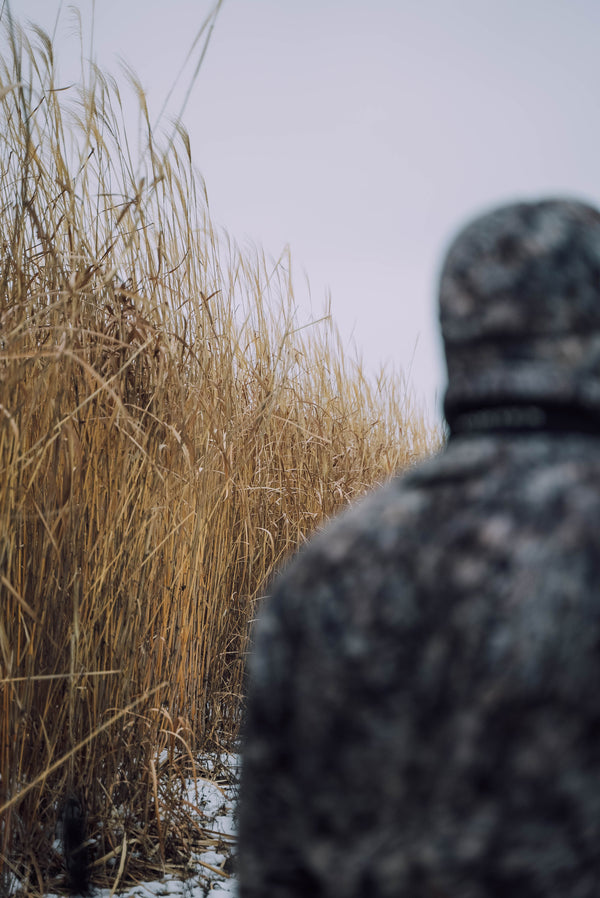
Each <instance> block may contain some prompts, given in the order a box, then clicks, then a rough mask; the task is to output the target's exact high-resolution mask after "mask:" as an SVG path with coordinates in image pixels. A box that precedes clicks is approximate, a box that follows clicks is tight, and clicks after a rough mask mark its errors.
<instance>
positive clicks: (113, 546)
mask: <svg viewBox="0 0 600 898" xmlns="http://www.w3.org/2000/svg"><path fill="white" fill-rule="evenodd" d="M0 58H1V59H2V63H1V69H0V681H1V682H0V777H1V779H0V806H1V824H0V852H1V859H0V865H1V870H0V876H1V877H2V878H1V879H0V884H4V886H6V884H7V883H8V882H9V879H10V876H11V875H12V874H18V876H19V877H20V879H21V881H22V882H23V884H24V885H23V888H24V891H26V892H27V893H28V894H37V893H38V892H40V893H41V892H42V890H43V889H44V887H47V886H48V883H53V885H54V887H58V886H59V885H60V882H61V876H62V872H61V871H62V867H61V863H62V862H61V859H60V858H59V856H58V854H57V850H56V848H55V847H54V844H53V843H54V837H55V825H56V818H57V814H58V812H59V808H60V802H61V801H62V800H63V799H64V798H65V797H66V796H67V795H69V794H72V793H75V794H77V795H79V796H81V797H82V798H83V799H84V800H85V803H86V805H87V808H88V812H89V820H90V828H91V833H92V835H93V836H94V837H95V847H94V857H95V858H96V860H95V867H94V877H95V879H96V880H97V881H98V882H104V883H105V884H106V883H109V884H110V883H112V884H113V885H114V883H115V878H116V877H117V873H118V874H119V875H121V874H122V875H123V877H125V876H128V877H130V878H131V877H135V876H141V875H145V874H146V875H147V873H148V870H149V869H150V868H153V869H156V870H161V871H164V870H166V869H168V868H169V864H171V865H173V864H176V865H181V864H183V863H184V862H185V860H186V857H187V856H189V852H190V851H191V848H192V846H193V845H194V844H195V845H196V846H197V845H198V844H206V841H207V839H209V837H208V836H207V835H206V834H203V833H202V832H198V831H196V833H195V834H194V827H196V830H197V824H194V823H193V821H192V820H191V816H190V813H189V811H190V808H189V806H187V805H186V803H185V800H184V798H185V797H187V796H186V794H185V793H184V785H185V779H186V777H187V776H188V775H189V774H190V773H193V772H194V769H195V765H196V764H197V759H198V758H199V757H200V756H201V755H202V753H205V752H206V751H208V750H213V751H218V750H219V749H221V748H229V747H231V745H232V740H233V739H234V738H235V734H236V728H237V726H238V723H239V716H240V707H241V696H242V678H243V669H244V652H245V647H246V639H247V633H248V624H249V621H251V619H252V616H253V614H254V610H255V607H256V602H257V600H258V599H259V597H260V596H261V595H262V594H263V593H264V591H265V589H266V584H267V582H268V579H269V576H270V575H271V573H272V571H273V569H274V568H275V567H276V566H277V565H278V564H279V563H280V562H281V560H282V559H283V558H284V557H285V556H287V555H289V553H291V552H292V551H293V550H294V549H295V548H296V547H297V546H298V544H299V543H301V542H302V541H303V540H305V539H306V537H307V536H308V535H309V534H310V533H311V532H312V531H313V530H314V529H315V527H317V526H319V524H320V523H321V522H322V521H323V520H324V519H325V518H327V517H328V516H330V515H331V514H333V513H334V512H336V511H337V510H339V509H340V508H341V507H343V506H344V505H346V504H347V503H348V502H349V501H351V500H352V499H353V498H355V497H356V496H358V495H359V494H361V493H362V492H363V491H365V490H366V489H367V488H369V487H371V486H373V485H374V484H376V483H379V482H381V481H383V480H384V479H386V478H387V477H389V476H390V474H391V473H392V472H394V471H395V470H397V469H400V468H403V467H405V466H407V465H409V464H411V463H412V462H413V461H414V460H415V459H416V458H418V457H420V456H422V455H423V454H424V453H426V452H429V451H431V450H432V449H433V448H434V447H435V445H436V442H437V440H438V436H437V434H436V433H435V432H434V430H433V429H432V428H430V427H429V426H428V425H427V424H426V423H425V422H424V420H423V417H422V416H421V415H420V414H419V413H418V411H417V410H416V409H415V408H414V407H413V406H412V405H411V402H410V396H409V394H408V392H407V389H406V385H405V383H404V381H403V380H402V379H401V378H398V377H395V376H391V375H390V376H384V375H382V377H381V378H380V381H379V382H378V383H376V384H372V383H371V382H370V381H369V380H368V379H367V378H366V377H365V376H364V375H363V373H362V371H361V368H360V365H359V364H357V363H354V362H348V360H347V359H346V357H345V354H344V350H343V347H342V346H341V344H340V342H339V339H338V337H337V335H336V332H335V330H334V328H333V326H332V324H331V321H330V320H325V321H322V322H321V323H320V324H317V325H313V326H311V327H299V326H298V325H297V324H295V313H294V298H293V284H292V280H291V273H290V259H289V256H288V254H287V253H284V254H283V255H282V257H281V258H280V259H278V260H277V261H275V262H270V261H268V260H267V259H266V258H265V256H264V255H263V254H261V253H260V252H259V251H258V250H256V251H253V252H241V251H240V250H239V249H238V247H237V246H235V244H233V243H232V242H230V241H228V239H227V237H226V236H225V235H217V234H216V233H215V232H214V230H213V228H212V226H211V221H210V217H209V214H208V207H207V202H206V197H205V193H204V189H203V184H202V181H201V179H200V178H199V176H198V175H197V174H196V173H195V171H194V168H193V165H192V159H191V153H190V146H189V140H188V138H187V135H186V132H185V130H184V129H183V127H182V126H181V125H180V124H176V125H175V126H174V127H175V132H174V133H175V140H171V139H170V136H169V135H166V136H165V135H161V134H160V133H157V132H156V130H155V129H153V128H152V127H151V125H150V120H149V115H148V110H147V107H146V102H145V98H144V95H143V92H142V90H141V88H139V85H137V86H136V84H135V82H134V88H136V93H137V99H138V102H139V109H140V115H141V122H142V125H143V128H142V132H141V133H142V135H143V138H142V148H141V152H140V155H139V159H138V158H137V156H134V152H133V150H130V144H129V142H128V131H127V127H126V124H125V117H124V114H123V109H122V98H121V93H120V88H119V86H118V84H117V83H116V82H115V81H113V80H111V79H109V78H108V77H106V76H105V75H104V74H103V73H102V72H100V71H98V70H97V69H95V68H94V67H93V66H89V67H88V69H87V71H86V72H85V73H83V74H82V81H81V84H80V85H78V86H75V87H72V88H70V89H68V90H63V89H62V85H61V84H60V83H57V79H56V73H55V68H54V61H53V48H52V45H51V42H50V40H49V39H48V37H47V36H46V35H45V34H44V33H43V32H42V31H40V30H39V29H34V30H33V31H32V32H30V35H29V36H27V35H26V34H24V33H22V32H20V31H19V30H18V29H13V30H12V32H11V33H9V34H7V36H6V37H5V39H4V50H3V52H2V54H0ZM203 839H204V842H202V840H203Z"/></svg>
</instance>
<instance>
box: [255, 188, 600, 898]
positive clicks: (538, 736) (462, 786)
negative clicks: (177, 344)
mask: <svg viewBox="0 0 600 898" xmlns="http://www.w3.org/2000/svg"><path fill="white" fill-rule="evenodd" d="M440 308H441V322H442V333H443V335H444V339H445V344H446V351H447V358H448V368H449V387H448V392H447V397H446V415H447V419H448V423H449V426H450V430H451V437H450V439H449V441H448V444H447V446H446V448H445V449H444V450H443V451H442V452H441V453H440V454H439V455H438V456H437V457H435V458H433V459H431V460H429V461H428V462H426V463H424V464H423V465H421V466H419V467H417V468H415V469H413V470H411V471H410V472H408V473H407V474H405V475H404V476H401V477H398V478H396V479H395V480H393V481H392V482H390V483H389V484H388V485H387V486H385V487H383V488H382V489H380V490H379V491H377V492H375V493H374V494H372V495H371V496H369V497H368V498H366V499H364V500H363V501H361V502H359V503H357V504H356V505H355V506H354V507H353V508H351V509H350V510H349V511H348V512H347V513H345V514H343V515H342V516H340V517H339V518H338V519H337V520H335V521H333V522H332V523H331V524H330V525H329V526H328V527H327V528H326V529H325V531H324V532H323V533H322V534H320V535H319V536H318V537H317V538H316V539H314V540H313V541H312V542H311V543H310V544H309V545H308V546H307V547H305V548H304V549H303V550H302V551H301V552H300V553H299V554H298V555H297V556H296V558H295V559H294V560H293V561H291V562H290V564H289V565H288V566H287V568H286V570H285V571H284V572H283V573H282V574H281V576H280V577H279V579H278V580H277V581H276V583H275V585H274V589H273V592H272V596H271V597H270V599H268V600H267V601H266V602H265V605H264V606H263V608H262V609H261V614H260V619H259V622H258V624H257V626H256V631H255V641H254V647H253V652H252V657H251V662H250V674H249V691H248V701H247V717H246V725H245V733H244V741H243V754H242V757H243V774H242V787H241V796H240V834H239V861H238V863H239V883H240V893H241V896H242V898H259V896H260V898H300V896H303V898H304V896H315V898H334V896H335V898H392V896H393V898H402V896H406V898H542V896H543V898H592V896H593V898H596V896H597V895H598V894H599V890H600V848H599V846H600V354H599V347H600V214H599V213H598V212H596V211H595V210H594V209H592V208H590V207H589V206H586V205H584V204H581V203H577V202H574V201H546V202H542V203H521V204H517V205H512V206H509V207H506V208H503V209H499V210H495V211H494V212H492V213H490V214H488V215H485V216H483V217H481V218H480V219H478V220H476V221H475V222H474V223H473V224H471V225H469V226H468V227H467V228H466V229H465V230H464V231H463V232H462V233H461V234H460V235H459V236H458V238H457V239H456V241H455V242H454V243H453V244H452V246H451V248H450V250H449V253H448V255H447V259H446V264H445V266H444V268H443V271H442V277H441V286H440Z"/></svg>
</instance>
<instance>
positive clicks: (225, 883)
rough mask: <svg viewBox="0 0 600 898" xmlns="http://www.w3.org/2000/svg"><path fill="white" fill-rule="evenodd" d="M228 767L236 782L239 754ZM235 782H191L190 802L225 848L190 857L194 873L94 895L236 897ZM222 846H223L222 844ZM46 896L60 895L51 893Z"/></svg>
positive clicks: (96, 897)
mask: <svg viewBox="0 0 600 898" xmlns="http://www.w3.org/2000/svg"><path fill="white" fill-rule="evenodd" d="M227 766H228V767H229V769H230V770H231V772H232V773H233V774H234V780H235V782H236V783H237V781H238V778H239V757H238V756H237V755H232V756H228V758H227ZM236 792H237V787H236V785H233V786H230V787H223V786H218V785H216V784H215V783H213V782H211V781H210V780H207V779H201V778H198V780H197V781H196V783H193V782H190V785H189V793H188V794H189V801H190V802H191V803H192V804H194V805H195V806H196V807H198V808H199V809H201V811H202V815H201V817H200V815H199V819H201V821H202V825H203V827H208V828H210V830H211V831H212V832H213V833H217V834H219V836H222V837H223V839H222V851H215V850H211V851H203V852H201V853H198V854H195V855H194V856H193V857H192V859H191V866H192V867H193V868H195V872H194V873H193V875H192V876H191V877H190V878H188V879H185V880H181V879H177V878H175V877H171V876H165V877H164V879H161V880H160V881H157V882H144V883H138V885H136V886H133V887H132V888H129V889H127V890H124V891H121V890H120V889H119V888H117V890H116V892H111V890H110V889H94V890H93V893H92V894H93V898H111V896H112V895H113V894H114V895H117V896H119V898H159V896H167V895H168V896H172V895H173V896H175V895H178V896H181V898H209V896H211V898H237V895H238V892H237V883H236V881H235V877H234V875H233V861H232V855H233V849H234V841H235V833H236V825H235V819H234V813H235V802H236ZM219 848H221V846H219ZM46 898H59V896H58V895H54V894H48V895H47V896H46Z"/></svg>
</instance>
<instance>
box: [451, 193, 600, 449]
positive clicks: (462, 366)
mask: <svg viewBox="0 0 600 898" xmlns="http://www.w3.org/2000/svg"><path fill="white" fill-rule="evenodd" d="M440 320H441V327H442V335H443V338H444V343H445V349H446V361H447V365H448V390H447V393H446V400H445V413H446V418H447V421H448V424H449V426H450V429H451V431H453V432H464V431H470V430H482V429H483V430H486V429H491V430H494V429H498V428H499V429H505V427H506V426H508V427H510V428H516V429H530V428H537V427H540V428H544V429H552V428H553V427H558V428H561V429H562V428H568V427H573V428H574V429H578V430H587V431H598V430H600V213H599V212H598V211H597V210H596V209H594V208H592V207H591V206H588V205H585V204H583V203H580V202H576V201H574V200H547V201H544V202H536V203H517V204H514V205H509V206H506V207H503V208H500V209H496V210H495V211H493V212H491V213H489V214H487V215H483V216H482V217H480V218H478V219H476V220H475V221H473V222H472V223H471V224H469V225H468V226H467V227H466V228H465V229H464V230H463V231H462V232H461V233H460V234H459V235H458V237H457V238H456V239H455V240H454V242H453V243H452V245H451V246H450V249H449V251H448V254H447V256H446V261H445V264H444V267H443V269H442V275H441V281H440Z"/></svg>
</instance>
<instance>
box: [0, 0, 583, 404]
mask: <svg viewBox="0 0 600 898" xmlns="http://www.w3.org/2000/svg"><path fill="white" fill-rule="evenodd" d="M1 5H2V0H0V7H1ZM79 6H80V9H81V10H82V13H83V17H84V21H89V20H90V18H91V16H90V13H91V8H92V3H91V0H81V2H80V4H79ZM58 7H59V0H11V8H12V12H13V15H14V16H15V17H16V18H18V19H19V20H20V21H24V20H25V19H27V18H30V19H33V20H34V21H35V22H37V23H39V24H41V25H43V26H45V27H46V28H48V29H51V28H52V24H53V21H54V17H55V15H56V11H57V10H58ZM211 8H212V3H211V2H207V0H99V2H98V3H97V4H96V41H95V46H96V59H97V61H98V62H99V63H100V64H101V65H102V66H103V67H105V68H108V69H109V70H112V71H113V72H117V71H118V57H119V56H121V57H123V58H125V59H126V60H127V61H128V62H129V63H130V64H131V65H132V67H133V68H134V69H135V70H136V71H137V73H138V74H139V76H140V78H141V81H142V83H143V85H144V87H145V88H146V89H147V91H148V93H149V99H150V103H151V106H152V108H153V109H155V110H156V111H158V109H159V108H160V105H161V103H162V100H163V99H164V97H165V94H166V91H167V89H168V88H169V87H170V86H171V84H172V82H173V79H174V77H175V75H176V73H177V72H178V70H179V67H180V65H181V63H182V61H183V58H184V57H185V54H186V53H187V50H188V49H189V46H190V43H191V41H192V39H193V37H194V35H195V34H196V32H197V31H198V29H199V27H200V24H201V23H202V21H203V20H204V18H205V17H206V15H207V13H208V12H209V10H210V9H211ZM70 30H72V26H71V25H70V19H69V14H68V5H67V4H66V3H65V4H64V9H63V16H62V25H61V26H60V27H59V32H58V34H59V41H58V43H59V48H60V47H61V46H63V40H65V41H66V37H67V35H68V34H69V31H70ZM599 45H600V3H599V2H598V0H360V2H359V0H225V2H224V4H223V7H222V10H221V14H220V16H219V19H218V21H217V24H216V27H215V30H214V34H213V39H212V43H211V46H210V48H209V51H208V55H207V57H206V59H205V65H204V67H203V69H202V71H201V73H200V77H199V79H198V81H197V83H196V85H195V88H194V90H193V93H192V95H191V99H190V103H189V105H188V108H187V111H186V114H185V116H184V121H185V123H186V124H187V126H188V128H189V131H190V134H191V138H192V148H193V153H194V156H195V160H196V164H197V166H198V168H199V169H200V171H201V173H202V174H203V176H204V178H205V180H206V183H207V187H208V195H209V202H210V207H211V210H212V214H213V218H214V219H215V220H216V222H217V223H219V224H222V225H223V226H225V227H226V229H227V230H228V231H229V233H230V234H231V235H232V236H233V237H234V238H236V239H237V240H238V242H240V243H242V244H244V243H245V242H246V241H247V240H251V241H254V242H257V243H259V244H261V245H262V246H263V247H264V248H265V250H266V251H267V252H269V253H270V254H272V255H278V254H279V252H280V251H281V248H282V247H283V245H284V244H286V243H289V244H290V245H291V248H292V256H293V259H294V263H295V273H296V286H297V300H298V301H299V302H300V303H306V304H307V305H308V299H307V293H306V291H305V289H304V278H303V273H304V272H306V274H307V275H308V277H309V279H310V284H311V290H312V302H313V309H314V312H315V315H316V314H318V313H319V312H320V311H321V309H322V307H323V304H324V299H325V295H326V291H327V289H330V290H331V294H332V310H333V314H334V317H335V319H336V321H337V323H338V325H339V327H340V329H341V331H342V334H343V335H344V336H345V337H349V336H350V334H352V335H353V338H354V341H355V342H356V344H357V346H358V348H359V350H360V351H361V353H362V355H363V359H364V362H365V365H366V367H367V368H368V369H369V370H372V371H375V370H376V369H377V368H378V366H379V365H380V364H381V363H392V364H394V365H396V366H398V367H402V368H404V369H405V370H407V369H408V368H409V367H410V368H411V380H412V383H413V384H414V387H415V390H416V392H417V394H419V395H421V396H422V397H423V398H424V400H425V402H426V404H427V406H428V407H429V408H431V409H433V408H436V407H438V406H436V402H437V403H438V405H439V399H440V398H441V395H442V393H443V385H444V380H445V372H444V368H443V363H442V360H441V353H440V348H439V341H438V336H437V324H436V307H435V300H436V297H435V291H436V280H437V274H438V270H439V264H440V261H441V257H442V254H443V251H444V248H445V246H446V244H447V243H448V241H449V239H450V238H451V236H452V234H453V232H454V231H455V230H456V229H457V227H458V226H460V225H461V224H462V223H463V222H464V221H465V218H467V217H469V216H471V215H472V214H473V213H476V212H478V211H480V210H481V209H482V208H485V207H487V206H489V205H490V204H494V203H497V202H504V201H507V200H510V199H514V198H516V197H522V196H526V197H531V196H536V195H542V194H553V195H556V194H574V195H576V196H578V197H580V198H587V199H589V200H591V201H592V202H595V203H600V176H599V166H600V163H599V159H600V102H599V100H600V52H599V51H598V47H599ZM65 46H67V47H70V48H71V49H70V51H69V52H74V48H75V46H76V45H75V43H74V42H73V41H71V42H67V43H65ZM61 55H62V53H61ZM184 81H185V79H184ZM179 96H181V94H180V95H179ZM172 111H173V112H176V111H177V103H175V104H174V106H173V108H172ZM436 394H437V400H436V398H435V397H436Z"/></svg>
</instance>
